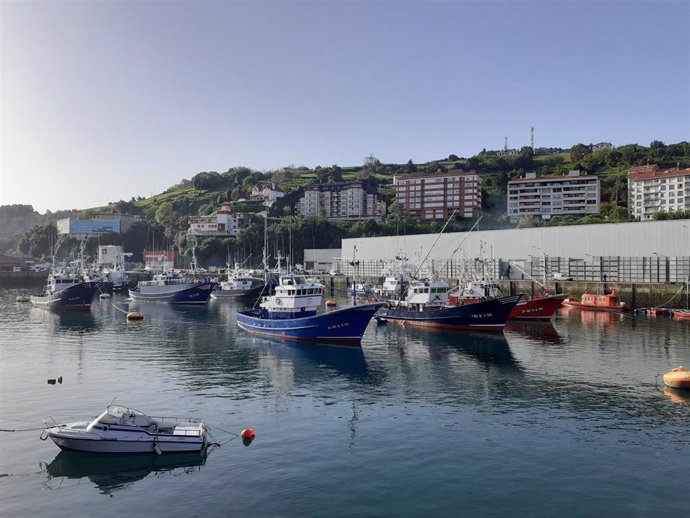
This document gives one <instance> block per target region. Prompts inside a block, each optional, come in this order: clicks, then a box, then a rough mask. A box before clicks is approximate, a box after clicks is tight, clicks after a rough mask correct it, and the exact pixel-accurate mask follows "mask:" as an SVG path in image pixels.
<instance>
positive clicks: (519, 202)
mask: <svg viewBox="0 0 690 518" xmlns="http://www.w3.org/2000/svg"><path fill="white" fill-rule="evenodd" d="M599 195H600V188H599V178H597V177H596V176H590V175H587V174H586V173H581V172H580V171H570V172H569V173H568V175H567V176H542V177H540V178H537V175H536V173H527V174H526V175H525V177H524V178H520V179H518V180H512V181H510V182H508V217H509V218H510V221H511V223H515V222H516V221H517V220H518V218H519V217H520V216H537V217H540V218H541V219H551V217H552V216H586V215H588V214H597V213H598V212H599Z"/></svg>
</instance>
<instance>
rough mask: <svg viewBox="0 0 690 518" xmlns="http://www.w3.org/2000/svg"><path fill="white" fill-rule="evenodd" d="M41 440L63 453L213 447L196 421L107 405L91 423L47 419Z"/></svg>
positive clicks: (169, 450)
mask: <svg viewBox="0 0 690 518" xmlns="http://www.w3.org/2000/svg"><path fill="white" fill-rule="evenodd" d="M49 421H50V422H48V420H45V421H44V422H45V423H46V426H47V427H46V429H45V430H43V432H42V433H41V440H46V439H47V438H48V437H50V438H51V439H52V440H53V442H55V444H57V445H58V446H59V447H60V448H61V449H63V450H73V451H84V452H92V453H156V454H158V455H160V454H161V453H177V452H194V451H197V452H198V451H202V450H204V449H206V448H207V447H208V446H210V445H211V444H215V442H214V441H213V438H212V437H211V435H210V433H209V430H208V427H207V426H206V425H205V424H204V422H203V420H200V419H188V418H169V417H164V418H152V417H149V416H147V415H146V414H144V413H142V412H140V411H138V410H134V409H133V408H127V407H123V406H120V405H109V406H108V407H107V408H106V409H105V410H104V411H103V412H102V413H101V414H100V415H99V416H98V417H96V418H95V419H93V420H92V421H83V422H76V423H69V424H57V422H56V421H55V420H54V419H52V418H49Z"/></svg>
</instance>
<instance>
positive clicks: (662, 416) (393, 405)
mask: <svg viewBox="0 0 690 518" xmlns="http://www.w3.org/2000/svg"><path fill="white" fill-rule="evenodd" d="M18 293H19V291H17V290H0V390H1V392H0V396H1V398H0V427H2V428H3V429H11V428H15V429H21V428H31V427H36V426H40V424H41V419H43V418H44V417H46V416H50V415H53V416H58V417H65V416H74V418H75V420H76V419H78V418H87V417H90V416H93V415H95V414H97V413H98V412H99V411H100V410H102V409H103V408H104V407H105V405H107V404H108V403H109V402H110V401H111V400H112V399H113V398H114V397H117V401H118V402H119V403H121V404H123V405H127V406H132V407H134V408H137V409H140V410H142V411H144V412H146V413H149V414H151V415H161V414H164V415H172V416H196V417H204V418H205V419H206V421H207V422H208V423H209V424H211V425H212V426H214V427H215V435H216V437H217V438H218V439H220V440H222V441H226V440H228V439H232V436H231V435H229V434H226V433H225V432H223V431H222V430H227V431H232V432H234V433H239V432H240V430H242V429H243V428H246V427H250V426H251V427H253V428H255V429H256V431H257V438H256V440H255V441H254V443H253V444H252V445H251V446H249V447H244V446H243V445H242V443H241V442H239V441H238V440H236V439H234V440H230V441H229V442H227V443H225V444H224V445H223V446H222V447H220V448H216V449H213V450H211V451H210V453H209V455H208V456H207V457H206V458H202V457H194V456H192V457H189V456H186V457H182V458H175V457H174V456H166V455H163V456H161V457H148V456H144V457H133V458H132V457H125V458H117V459H112V458H105V459H103V458H102V457H96V458H95V459H94V458H93V457H89V456H86V457H84V456H79V455H77V456H75V455H69V454H66V453H59V450H58V448H57V447H56V446H55V445H54V444H53V443H52V442H50V441H45V442H42V441H40V440H39V434H40V431H30V432H14V433H10V432H2V433H0V513H1V514H3V515H5V516H38V515H45V516H50V517H51V518H57V517H62V516H65V517H66V516H70V517H72V516H74V513H86V515H87V516H99V517H122V516H163V515H166V516H167V515H171V516H186V515H197V514H200V513H201V514H203V515H206V516H221V515H222V516H226V515H246V514H252V515H254V516H300V517H303V516H422V515H431V514H434V515H440V516H460V515H466V516H506V515H508V514H510V515H512V516H554V515H556V514H561V515H565V516H604V515H606V516H650V515H652V514H658V513H661V512H673V511H679V512H682V511H685V512H687V509H688V506H689V505H690V490H688V480H689V478H688V465H689V460H690V437H689V436H688V433H687V430H688V424H689V422H690V421H689V418H690V394H687V395H682V394H681V393H671V392H669V391H668V390H667V391H665V390H664V388H663V387H662V386H661V384H660V381H659V378H658V375H660V374H662V373H663V372H666V371H668V370H670V369H671V368H673V367H677V366H678V365H681V364H690V323H688V322H675V321H670V320H663V321H651V320H645V319H633V318H630V317H621V316H617V315H609V314H601V315H596V314H584V313H572V314H569V315H558V316H557V317H556V318H555V319H554V322H553V325H551V324H546V325H535V324H532V325H515V326H511V327H510V329H508V330H507V331H506V333H505V335H504V336H501V335H499V336H492V335H468V334H458V333H448V332H429V331H421V330H410V329H404V328H401V327H398V326H394V325H388V326H376V325H374V324H372V325H371V326H370V327H369V329H368V330H367V333H366V335H365V337H364V341H363V344H362V348H361V349H359V348H343V347H332V346H306V345H300V344H298V345H293V344H289V343H287V342H276V341H271V340H268V339H263V338H256V337H253V336H250V335H246V334H244V333H241V332H239V331H238V330H237V329H236V326H235V322H234V310H235V309H236V307H235V306H234V305H233V304H232V303H228V302H221V303H218V301H213V302H211V304H210V305H209V306H208V307H204V308H195V307H189V308H177V307H168V306H159V305H143V304H142V305H139V306H136V308H137V309H138V310H140V311H142V312H143V313H144V314H145V316H146V318H145V320H144V321H143V322H138V323H128V322H127V321H126V320H125V318H124V315H123V314H122V313H120V312H118V311H117V310H116V309H114V308H113V307H112V305H110V303H108V302H106V301H97V302H96V303H94V306H93V310H92V312H91V313H90V314H89V313H87V314H54V313H50V312H47V311H45V310H39V309H35V308H32V307H30V306H29V305H26V304H19V303H15V302H14V299H15V297H16V296H17V294H18ZM113 301H114V302H115V303H116V304H118V305H119V306H120V307H127V306H126V304H125V303H124V299H120V298H115V299H113ZM58 376H62V377H63V383H62V384H56V385H49V384H47V383H46V380H47V379H48V378H57V377H58Z"/></svg>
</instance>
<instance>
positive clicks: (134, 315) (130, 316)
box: [127, 311, 144, 320]
mask: <svg viewBox="0 0 690 518" xmlns="http://www.w3.org/2000/svg"><path fill="white" fill-rule="evenodd" d="M127 320H144V314H143V313H138V312H136V311H132V312H130V313H127Z"/></svg>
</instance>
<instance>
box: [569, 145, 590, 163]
mask: <svg viewBox="0 0 690 518" xmlns="http://www.w3.org/2000/svg"><path fill="white" fill-rule="evenodd" d="M591 153H592V148H591V147H590V146H585V145H584V144H576V145H574V146H573V147H571V148H570V160H572V162H573V164H576V163H578V162H580V161H581V160H582V159H583V158H585V157H586V156H587V155H589V154H591Z"/></svg>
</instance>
